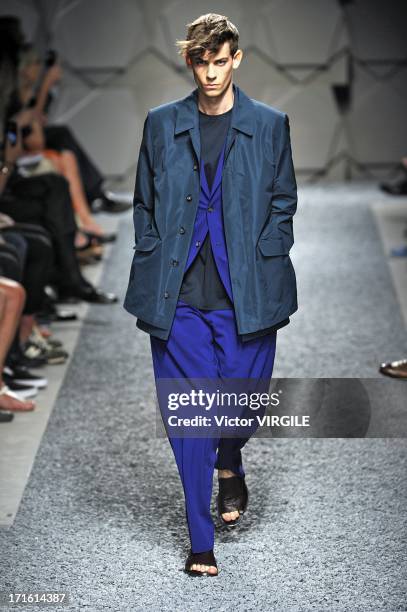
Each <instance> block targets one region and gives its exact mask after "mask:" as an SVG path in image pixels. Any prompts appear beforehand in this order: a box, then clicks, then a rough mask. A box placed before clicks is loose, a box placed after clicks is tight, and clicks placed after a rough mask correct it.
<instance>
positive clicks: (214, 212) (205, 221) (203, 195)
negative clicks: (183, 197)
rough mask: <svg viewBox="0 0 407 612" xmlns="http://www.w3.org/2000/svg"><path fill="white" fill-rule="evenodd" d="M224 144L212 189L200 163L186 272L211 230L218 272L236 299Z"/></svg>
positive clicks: (231, 297) (229, 293) (227, 290)
mask: <svg viewBox="0 0 407 612" xmlns="http://www.w3.org/2000/svg"><path fill="white" fill-rule="evenodd" d="M225 146H226V142H225V144H224V145H223V148H222V151H221V154H220V155H219V160H218V165H217V168H216V173H215V178H214V180H213V184H212V189H209V186H208V182H207V180H206V175H205V171H204V164H203V161H202V160H201V163H200V187H201V191H200V195H199V204H198V209H197V213H196V217H195V224H194V230H193V232H192V239H191V245H190V248H189V252H188V257H187V262H186V264H185V270H184V274H185V272H186V271H187V270H188V268H189V267H190V265H191V264H192V262H193V261H194V259H195V257H196V256H197V254H198V253H199V249H200V248H201V246H202V244H203V242H204V240H205V238H206V235H207V233H208V231H209V239H210V241H211V246H212V252H213V257H214V259H215V263H216V267H217V268H218V272H219V276H220V278H221V280H222V283H223V285H224V287H225V289H226V292H227V294H228V296H229V298H230V300H231V302H233V295H232V283H231V280H230V273H229V263H228V255H227V248H226V240H225V231H224V227H223V216H222V170H223V161H224V157H225Z"/></svg>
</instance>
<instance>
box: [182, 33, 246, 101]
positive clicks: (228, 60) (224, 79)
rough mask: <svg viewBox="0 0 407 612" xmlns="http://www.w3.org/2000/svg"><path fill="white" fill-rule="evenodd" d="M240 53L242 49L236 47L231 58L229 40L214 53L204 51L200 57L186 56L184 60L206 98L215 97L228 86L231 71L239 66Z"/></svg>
mask: <svg viewBox="0 0 407 612" xmlns="http://www.w3.org/2000/svg"><path fill="white" fill-rule="evenodd" d="M242 55H243V52H242V50H241V49H238V50H237V51H236V53H235V55H234V57H233V58H232V56H231V54H230V46H229V42H225V43H223V45H222V47H220V48H219V50H218V51H217V52H216V53H215V54H210V53H209V51H205V53H204V55H202V56H201V57H200V58H198V59H193V60H191V59H190V58H187V59H186V62H187V66H189V67H190V68H191V69H192V72H193V73H194V80H195V83H196V84H197V86H198V89H199V90H200V92H201V93H202V94H203V95H205V96H207V97H208V98H216V97H218V96H221V95H222V94H223V92H224V91H225V90H226V89H227V88H228V87H229V85H230V82H231V80H232V71H233V70H234V69H236V68H237V67H238V66H239V64H240V62H241V59H242Z"/></svg>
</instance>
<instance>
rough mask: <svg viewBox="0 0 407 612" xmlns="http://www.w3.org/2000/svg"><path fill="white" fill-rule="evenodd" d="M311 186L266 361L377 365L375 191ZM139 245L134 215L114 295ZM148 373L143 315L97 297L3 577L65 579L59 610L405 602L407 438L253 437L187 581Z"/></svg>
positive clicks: (319, 366) (379, 289) (109, 282)
mask: <svg viewBox="0 0 407 612" xmlns="http://www.w3.org/2000/svg"><path fill="white" fill-rule="evenodd" d="M367 192H368V193H369V190H367ZM355 193H356V192H355ZM361 194H362V196H363V194H365V191H361ZM311 196H312V193H311V191H310V190H309V189H308V190H304V196H303V207H302V209H301V210H300V211H299V214H298V223H297V226H296V240H297V245H296V247H295V265H296V269H297V275H298V278H299V299H300V305H301V310H300V311H299V312H298V313H297V314H295V315H294V316H293V318H292V323H291V324H290V325H289V326H288V327H287V328H285V330H284V331H281V334H280V335H279V340H278V347H279V348H278V352H277V357H276V368H275V374H276V375H277V376H279V377H284V376H288V377H289V376H294V377H295V376H301V377H323V376H327V377H330V376H366V377H369V376H376V370H377V364H378V362H379V361H380V360H382V359H383V358H386V357H388V356H392V357H396V356H397V354H398V353H400V356H401V353H402V352H403V351H405V348H406V345H405V331H404V329H403V327H402V322H401V317H400V313H399V310H398V305H397V303H396V301H395V296H394V292H393V290H392V286H391V280H390V277H389V273H388V270H387V268H386V261H385V259H384V256H383V253H382V251H381V245H380V244H379V243H378V235H377V233H376V229H375V227H374V224H373V220H372V217H371V215H370V213H369V211H368V202H367V201H366V205H364V204H363V203H362V204H360V194H359V198H356V197H355V202H354V203H353V204H354V205H353V204H352V202H350V201H343V193H342V192H341V191H339V192H338V193H337V196H338V197H337V198H336V199H335V197H334V195H333V194H331V193H330V191H329V190H325V192H324V191H321V190H319V189H314V195H313V196H312V197H311ZM351 197H352V196H351V194H350V193H348V200H350V199H351ZM329 200H331V201H329ZM132 244H133V238H132V227H131V215H129V216H126V217H125V218H124V219H123V222H122V223H121V226H120V235H119V239H118V243H117V246H116V248H115V249H114V250H113V252H112V257H111V259H110V260H109V261H108V262H107V263H106V268H105V271H104V276H103V282H102V283H101V285H103V287H105V288H106V289H109V290H113V291H116V292H117V293H118V294H119V295H120V296H121V300H122V299H123V298H124V292H125V288H126V285H127V278H128V272H129V266H130V261H131V257H132V254H133V251H132V248H131V247H132ZM293 259H294V253H293ZM153 384H154V381H153V376H152V365H151V357H150V353H149V342H148V336H147V335H145V334H143V333H142V332H140V331H139V330H137V329H136V326H135V319H134V318H133V317H131V315H129V314H128V313H126V312H125V311H124V309H123V308H122V307H121V305H115V306H110V307H109V306H96V305H95V306H92V307H91V308H90V309H89V312H88V316H87V319H86V321H85V323H84V326H83V331H82V335H81V338H80V340H79V342H78V346H77V349H76V352H75V355H74V356H73V359H72V362H71V365H70V368H69V370H68V372H67V375H66V378H65V380H64V383H63V386H62V388H61V391H60V393H59V396H58V398H57V401H56V404H55V407H54V411H53V413H52V416H51V418H50V421H49V424H48V428H47V430H46V433H45V435H44V437H43V440H42V444H41V446H40V450H39V452H38V454H37V457H36V460H35V463H34V466H33V470H32V473H31V477H30V480H29V482H28V484H27V487H26V490H25V494H24V497H23V501H22V504H21V506H20V510H19V513H18V515H17V518H16V521H15V524H14V525H13V527H12V528H10V529H3V530H0V550H1V554H0V576H1V578H0V590H8V589H14V590H19V591H32V590H35V591H38V590H48V591H67V592H68V593H69V594H70V597H71V604H70V606H65V607H63V608H62V607H61V608H56V607H54V606H53V607H52V609H55V610H56V609H61V610H67V609H72V610H79V609H80V610H91V611H100V610H115V611H116V610H120V611H121V610H123V611H127V610H137V611H138V610H140V611H141V610H154V611H155V610H157V611H158V610H171V611H174V610H179V611H181V610H182V611H183V610H214V609H216V610H241V611H246V610H276V611H280V610H290V611H294V610H298V611H299V610H301V611H308V610H318V611H325V610H326V611H341V612H342V611H343V612H345V611H352V612H353V611H355V612H356V611H363V612H365V611H367V610H375V611H376V610H386V611H393V610H407V597H406V593H407V571H406V570H407V515H406V507H407V484H406V471H407V470H406V468H407V447H406V443H405V440H402V439H393V440H380V439H379V440H374V439H369V440H367V439H366V440H342V439H339V440H335V439H331V440H322V439H308V440H298V439H295V440H294V439H275V440H270V439H256V440H252V441H251V442H250V443H249V445H248V447H247V449H246V451H245V468H246V472H247V482H248V485H249V488H250V491H251V502H250V507H249V512H248V514H247V516H245V517H244V522H243V523H242V525H241V528H240V529H239V530H238V531H236V532H234V533H232V534H228V533H226V532H224V531H222V529H221V528H218V529H217V533H216V549H215V552H216V555H217V559H218V563H219V568H220V574H219V577H218V578H215V579H209V578H207V579H192V578H189V577H188V576H186V575H184V574H183V573H182V571H181V569H182V567H183V563H184V560H185V556H186V554H187V550H188V535H187V528H186V524H185V520H184V508H183V499H182V489H181V485H180V483H179V480H178V475H177V472H176V467H175V462H174V459H173V456H172V452H171V449H170V446H169V444H168V442H167V441H166V440H163V439H157V438H156V437H155V429H154V386H153ZM214 489H215V491H214V492H216V487H215V488H214ZM4 609H11V608H10V607H9V608H4Z"/></svg>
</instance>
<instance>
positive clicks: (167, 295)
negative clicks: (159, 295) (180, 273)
mask: <svg viewBox="0 0 407 612" xmlns="http://www.w3.org/2000/svg"><path fill="white" fill-rule="evenodd" d="M164 297H165V299H167V298H169V297H170V294H169V293H168V291H166V292H165V293H164Z"/></svg>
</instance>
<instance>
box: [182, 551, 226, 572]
mask: <svg viewBox="0 0 407 612" xmlns="http://www.w3.org/2000/svg"><path fill="white" fill-rule="evenodd" d="M185 571H186V572H187V573H188V574H190V575H191V576H216V574H217V573H218V567H217V565H216V559H215V555H214V554H213V550H208V551H205V552H199V553H193V552H190V553H189V556H188V559H187V560H186V562H185Z"/></svg>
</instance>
